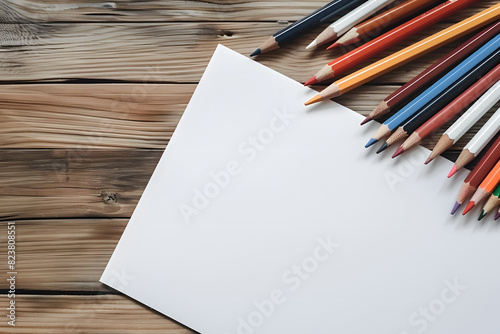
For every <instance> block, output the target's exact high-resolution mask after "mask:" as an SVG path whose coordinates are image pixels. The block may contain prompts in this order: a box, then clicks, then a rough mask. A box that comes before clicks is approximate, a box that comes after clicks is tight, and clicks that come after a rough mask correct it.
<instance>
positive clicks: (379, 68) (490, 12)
mask: <svg viewBox="0 0 500 334" xmlns="http://www.w3.org/2000/svg"><path fill="white" fill-rule="evenodd" d="M499 18H500V3H499V4H496V5H494V6H491V7H490V8H487V9H485V10H483V11H481V12H479V13H477V14H476V15H473V16H471V17H469V18H467V19H465V20H463V21H461V22H459V23H457V24H454V25H452V26H451V27H449V28H446V29H444V30H442V31H440V32H438V33H436V34H434V35H432V36H429V37H427V38H425V39H423V40H421V41H419V42H417V43H415V44H413V45H410V46H409V47H407V48H405V49H403V50H401V51H399V52H396V53H394V54H393V55H391V56H388V57H385V58H384V59H381V60H379V61H377V62H375V63H373V64H371V65H369V66H366V67H365V68H363V69H361V70H359V71H357V72H355V73H353V74H351V75H348V76H346V77H344V78H342V79H340V80H337V81H336V82H334V83H333V84H331V85H330V86H328V87H327V88H326V89H324V90H323V91H321V92H320V93H319V94H317V95H315V96H314V97H313V98H311V99H310V100H309V101H307V102H306V103H305V105H310V104H313V103H317V102H320V101H322V100H326V99H331V98H333V97H337V96H340V95H342V94H344V93H346V92H348V91H350V90H352V89H354V88H356V87H359V86H361V85H362V84H364V83H366V82H369V81H371V80H373V79H375V78H377V77H379V76H381V75H382V74H385V73H387V72H390V71H391V70H393V69H395V68H397V67H399V66H402V65H404V64H406V63H408V62H410V61H412V60H414V59H416V58H418V57H420V56H422V55H424V54H426V53H429V52H431V51H433V50H435V49H437V48H438V47H440V46H443V45H445V44H447V43H449V42H451V41H453V40H455V39H457V38H460V37H462V36H464V35H466V34H468V33H470V32H471V31H474V30H475V29H478V28H480V27H482V26H485V25H487V24H488V23H491V22H493V21H495V20H497V19H499Z"/></svg>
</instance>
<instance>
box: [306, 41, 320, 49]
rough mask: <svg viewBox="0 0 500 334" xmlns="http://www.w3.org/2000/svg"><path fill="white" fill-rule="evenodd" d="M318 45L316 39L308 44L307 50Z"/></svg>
mask: <svg viewBox="0 0 500 334" xmlns="http://www.w3.org/2000/svg"><path fill="white" fill-rule="evenodd" d="M317 45H318V42H317V41H316V40H314V41H312V42H311V43H310V44H309V45H308V46H306V50H310V49H315V48H316V46H317Z"/></svg>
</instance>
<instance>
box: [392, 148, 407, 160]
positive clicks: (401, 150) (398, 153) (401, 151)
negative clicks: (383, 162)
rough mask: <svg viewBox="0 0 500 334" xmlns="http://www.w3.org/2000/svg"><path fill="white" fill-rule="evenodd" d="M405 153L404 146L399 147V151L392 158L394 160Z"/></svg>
mask: <svg viewBox="0 0 500 334" xmlns="http://www.w3.org/2000/svg"><path fill="white" fill-rule="evenodd" d="M404 151H405V150H404V148H403V146H399V148H398V149H397V151H396V152H394V154H393V155H392V158H393V159H394V158H395V157H397V156H398V155H400V154H403V152H404Z"/></svg>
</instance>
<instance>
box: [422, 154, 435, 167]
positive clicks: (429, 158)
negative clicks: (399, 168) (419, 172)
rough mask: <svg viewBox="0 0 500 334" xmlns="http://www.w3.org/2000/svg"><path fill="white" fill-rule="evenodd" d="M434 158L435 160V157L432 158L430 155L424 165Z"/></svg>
mask: <svg viewBox="0 0 500 334" xmlns="http://www.w3.org/2000/svg"><path fill="white" fill-rule="evenodd" d="M432 160H434V158H432V157H430V156H429V157H428V158H427V160H425V162H424V165H427V164H428V163H429V162H431V161H432Z"/></svg>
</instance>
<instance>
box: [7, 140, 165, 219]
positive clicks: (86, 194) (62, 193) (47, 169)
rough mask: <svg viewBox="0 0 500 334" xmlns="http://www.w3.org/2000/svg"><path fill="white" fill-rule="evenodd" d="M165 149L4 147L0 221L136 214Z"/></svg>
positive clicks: (127, 215)
mask: <svg viewBox="0 0 500 334" xmlns="http://www.w3.org/2000/svg"><path fill="white" fill-rule="evenodd" d="M161 153H162V151H161V150H134V149H129V150H115V151H113V150H86V149H78V148H75V149H60V150H19V149H11V150H7V149H2V150H0V170H1V171H2V172H1V173H0V189H2V194H1V195H0V208H1V210H0V220H12V219H27V218H60V217H71V218H75V217H130V216H131V214H132V212H133V210H134V208H135V206H136V204H137V202H138V201H139V198H140V196H141V194H142V192H143V190H144V187H145V186H146V184H147V182H148V180H149V178H150V177H151V174H152V173H153V170H154V168H155V166H156V164H157V162H158V160H159V158H160V156H161Z"/></svg>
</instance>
